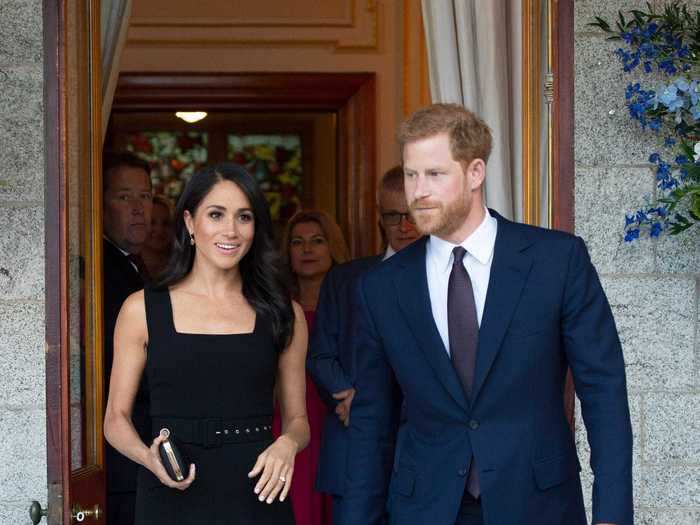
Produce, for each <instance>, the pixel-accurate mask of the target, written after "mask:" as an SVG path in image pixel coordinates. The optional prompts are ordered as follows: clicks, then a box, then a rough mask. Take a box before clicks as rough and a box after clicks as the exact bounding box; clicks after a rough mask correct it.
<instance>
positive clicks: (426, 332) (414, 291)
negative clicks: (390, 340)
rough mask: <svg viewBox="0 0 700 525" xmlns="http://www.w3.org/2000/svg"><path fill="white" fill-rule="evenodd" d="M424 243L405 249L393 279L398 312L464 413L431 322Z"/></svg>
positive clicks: (461, 393)
mask: <svg viewBox="0 0 700 525" xmlns="http://www.w3.org/2000/svg"><path fill="white" fill-rule="evenodd" d="M426 241H427V238H425V237H424V238H423V239H421V240H419V241H416V242H415V243H413V245H411V246H409V247H407V248H404V250H408V251H409V252H408V253H406V257H405V258H404V259H403V260H402V268H401V269H400V271H398V272H397V274H396V276H395V277H394V280H395V283H396V288H397V293H398V297H399V308H400V309H401V311H402V312H403V314H404V316H405V317H406V319H407V320H408V326H409V327H410V330H411V332H412V333H413V336H414V337H415V339H416V342H417V343H418V347H419V348H420V349H421V350H422V351H423V353H424V354H425V357H426V359H427V360H428V363H430V366H431V367H432V368H433V371H434V372H435V374H437V376H438V379H439V380H440V382H441V383H442V384H443V385H444V386H445V388H447V390H448V392H449V393H450V394H451V395H452V397H453V398H454V399H455V401H457V403H459V405H460V406H462V407H463V408H464V409H467V400H466V398H465V396H464V391H463V390H462V385H461V384H460V382H459V378H458V377H457V373H456V372H455V369H454V367H453V366H452V361H450V357H449V356H448V355H447V351H446V350H445V345H444V344H443V342H442V339H441V337H440V333H439V332H438V329H437V326H436V325H435V320H434V319H433V310H432V308H431V305H430V292H429V290H428V276H427V272H426V268H425V250H426Z"/></svg>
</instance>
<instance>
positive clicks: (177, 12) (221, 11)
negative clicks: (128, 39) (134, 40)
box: [132, 0, 363, 26]
mask: <svg viewBox="0 0 700 525" xmlns="http://www.w3.org/2000/svg"><path fill="white" fill-rule="evenodd" d="M359 3H360V4H362V3H363V2H362V0H360V2H359ZM357 4H358V2H357V1H353V0H294V1H293V2H290V1H289V0H263V1H260V0H257V1H256V0H231V1H226V0H198V1H197V2H192V1H188V0H175V1H173V0H147V1H146V0H137V1H135V2H134V7H133V11H132V16H133V17H134V19H135V20H136V21H138V23H155V24H162V23H163V22H172V21H175V20H180V21H183V20H184V21H185V22H186V23H188V24H191V22H192V20H193V19H194V20H196V22H197V23H204V24H214V25H216V24H221V23H228V24H232V25H292V26H295V25H326V26H331V25H332V26H351V25H352V23H353V16H354V11H355V8H356V7H357Z"/></svg>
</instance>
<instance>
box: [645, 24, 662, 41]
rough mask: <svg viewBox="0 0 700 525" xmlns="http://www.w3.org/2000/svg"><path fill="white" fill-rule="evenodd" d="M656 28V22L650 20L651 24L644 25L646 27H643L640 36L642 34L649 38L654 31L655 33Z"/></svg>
mask: <svg viewBox="0 0 700 525" xmlns="http://www.w3.org/2000/svg"><path fill="white" fill-rule="evenodd" d="M658 28H659V26H658V25H657V24H655V23H654V22H652V23H651V24H649V25H648V26H646V28H645V29H644V31H643V32H642V36H643V37H644V38H647V39H649V38H651V37H652V36H654V33H656V30H657V29H658Z"/></svg>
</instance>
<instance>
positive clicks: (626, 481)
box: [562, 238, 633, 525]
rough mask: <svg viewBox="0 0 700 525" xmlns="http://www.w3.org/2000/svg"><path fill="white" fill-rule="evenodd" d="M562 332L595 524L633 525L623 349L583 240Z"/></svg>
mask: <svg viewBox="0 0 700 525" xmlns="http://www.w3.org/2000/svg"><path fill="white" fill-rule="evenodd" d="M562 335H563V341H564V345H565V351H566V355H567V359H568V362H569V365H570V366H571V369H572V372H573V377H574V384H575V387H576V393H577V395H578V397H579V400H580V401H581V412H582V415H583V420H584V423H585V426H586V432H587V435H588V443H589V445H590V449H591V460H590V461H591V468H592V470H593V475H594V483H593V523H615V524H616V525H627V524H629V525H632V523H633V501H632V428H631V424H630V414H629V406H628V401H627V385H626V379H625V364H624V360H623V356H622V347H621V345H620V340H619V338H618V335H617V329H616V327H615V321H614V319H613V315H612V311H611V310H610V305H609V304H608V300H607V298H606V297H605V293H604V292H603V288H602V287H601V284H600V281H599V279H598V275H597V273H596V271H595V268H594V267H593V265H592V264H591V260H590V257H589V255H588V251H587V250H586V246H585V244H584V243H583V241H582V240H581V239H580V238H576V240H575V241H574V246H573V248H572V250H571V252H570V256H569V265H568V272H567V281H566V289H565V294H564V303H563V316H562Z"/></svg>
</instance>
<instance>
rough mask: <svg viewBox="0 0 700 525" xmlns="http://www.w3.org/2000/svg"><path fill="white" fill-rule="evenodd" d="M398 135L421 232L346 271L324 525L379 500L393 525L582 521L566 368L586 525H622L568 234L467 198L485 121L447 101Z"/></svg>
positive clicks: (590, 273) (609, 404)
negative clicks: (343, 416)
mask: <svg viewBox="0 0 700 525" xmlns="http://www.w3.org/2000/svg"><path fill="white" fill-rule="evenodd" d="M399 142H400V145H401V151H402V157H403V167H404V174H405V191H406V198H407V201H408V203H409V206H410V209H411V212H412V214H413V216H414V219H415V221H416V226H417V228H418V230H419V231H420V232H421V233H423V234H425V235H426V236H425V237H424V238H422V239H421V240H419V241H417V242H415V243H414V244H412V245H411V246H409V247H408V248H406V249H405V250H403V251H402V252H401V253H398V254H397V255H395V256H394V257H392V258H391V259H390V260H389V261H387V262H386V263H384V264H382V265H380V266H377V267H374V268H372V269H370V270H369V271H368V272H366V273H365V274H363V275H362V276H361V277H360V278H359V279H358V283H357V286H356V300H355V301H356V302H355V304H356V305H357V306H356V308H357V312H356V313H355V315H354V316H353V317H354V319H355V325H354V326H355V327H354V329H353V338H354V341H355V350H354V355H355V384H354V387H355V389H356V394H355V397H354V400H353V404H352V416H351V418H350V427H349V431H350V440H349V451H348V462H347V471H346V480H345V487H344V488H345V494H344V499H345V500H346V504H345V505H344V506H343V513H342V515H341V516H339V518H340V519H341V522H342V523H343V524H344V525H345V524H355V525H371V524H377V523H382V521H383V520H384V515H385V509H386V510H387V511H388V515H389V522H390V523H392V524H397V525H398V524H400V525H414V524H415V525H425V524H435V525H452V524H457V525H477V524H485V525H514V524H518V525H529V524H543V525H584V524H585V523H586V514H585V511H584V504H583V496H582V490H581V482H580V478H579V471H580V464H579V460H578V458H577V454H576V447H575V444H574V440H573V437H572V435H571V431H570V428H569V426H568V424H567V419H566V416H565V412H564V403H563V393H564V383H565V375H566V370H567V367H571V370H572V372H573V377H574V383H575V387H576V392H577V394H578V397H579V399H580V401H581V409H582V414H583V419H584V422H585V426H586V430H587V434H588V441H589V443H590V448H591V466H592V469H593V474H594V476H595V477H594V484H593V499H592V502H593V509H592V511H593V523H594V524H598V525H601V524H615V525H631V524H632V523H633V509H632V432H631V425H630V418H629V408H628V402H627V389H626V381H625V368H624V362H623V357H622V349H621V346H620V342H619V339H618V336H617V331H616V328H615V323H614V320H613V317H612V313H611V311H610V307H609V305H608V302H607V299H606V298H605V294H604V293H603V290H602V288H601V285H600V282H599V280H598V276H597V274H596V271H595V269H594V268H593V266H592V264H591V261H590V259H589V256H588V253H587V251H586V247H585V245H584V243H583V241H582V240H581V239H580V238H578V237H575V236H572V235H569V234H566V233H562V232H556V231H550V230H544V229H540V228H535V227H530V226H526V225H523V224H517V223H513V222H511V221H508V220H506V219H505V218H503V217H501V216H500V215H498V214H497V213H496V212H494V211H492V210H488V209H486V208H485V207H484V205H483V183H484V178H485V176H486V162H487V160H488V157H489V153H490V151H491V133H490V130H489V128H488V127H487V126H486V124H485V123H484V122H483V121H482V120H481V119H479V118H478V117H477V116H476V115H474V114H473V113H471V112H469V111H467V110H466V109H464V108H463V107H462V106H459V105H456V104H435V105H433V106H429V107H427V108H424V109H422V110H419V111H417V112H416V113H415V114H413V115H412V116H411V117H410V118H409V119H408V120H407V121H406V122H404V123H403V124H402V126H401V129H400V132H399ZM395 385H398V387H399V388H400V392H401V395H402V399H403V410H404V418H405V420H404V421H403V423H402V427H401V436H400V438H399V440H398V442H397V443H396V447H395V450H394V445H393V443H394V436H395V432H396V427H395V424H396V416H395V414H394V412H395V411H396V405H395V391H394V388H395ZM392 456H393V457H392ZM387 463H393V469H391V470H390V472H389V473H387V471H386V469H385V465H386V464H387Z"/></svg>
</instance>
